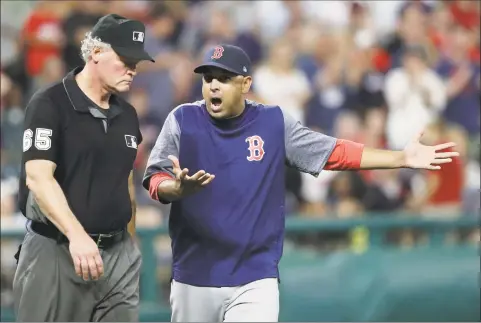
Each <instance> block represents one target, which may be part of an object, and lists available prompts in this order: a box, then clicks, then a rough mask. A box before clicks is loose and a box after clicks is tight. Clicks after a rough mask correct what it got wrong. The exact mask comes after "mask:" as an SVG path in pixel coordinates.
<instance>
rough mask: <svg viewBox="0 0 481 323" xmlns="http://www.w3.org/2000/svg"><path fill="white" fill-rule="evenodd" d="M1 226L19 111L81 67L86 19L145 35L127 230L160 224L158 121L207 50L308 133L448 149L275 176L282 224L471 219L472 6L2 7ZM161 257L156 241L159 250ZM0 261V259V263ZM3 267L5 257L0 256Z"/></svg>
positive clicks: (9, 204) (474, 150)
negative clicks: (282, 182)
mask: <svg viewBox="0 0 481 323" xmlns="http://www.w3.org/2000/svg"><path fill="white" fill-rule="evenodd" d="M1 6H2V11H1V12H2V17H1V31H2V35H1V51H2V52H1V150H2V151H1V225H2V227H3V228H5V227H12V228H22V227H23V225H24V221H25V220H24V218H23V216H21V214H19V211H18V208H17V205H16V194H17V189H18V174H19V170H20V160H21V153H22V151H21V146H22V132H23V131H22V123H23V117H24V113H25V107H26V105H27V103H28V101H29V99H30V97H31V95H32V94H33V93H34V92H35V91H37V90H38V89H39V88H42V87H45V86H48V85H49V84H51V83H52V82H55V81H57V80H59V79H61V78H62V77H63V76H64V75H65V74H66V73H67V72H69V71H70V70H71V69H73V68H74V67H76V66H79V65H82V60H81V58H80V54H79V53H80V42H81V40H82V39H83V37H84V36H85V33H86V32H87V31H88V30H89V29H90V28H91V27H92V26H93V25H94V24H95V23H96V21H97V20H98V18H99V17H101V16H102V15H104V14H107V13H117V14H120V15H124V16H127V17H130V18H136V19H140V20H142V21H143V22H145V24H146V25H147V30H146V38H145V44H146V50H147V51H148V52H149V53H150V54H151V55H152V56H153V57H155V59H156V63H155V64H152V63H150V62H146V63H142V64H140V66H139V67H138V74H137V76H136V79H135V80H134V83H133V88H132V90H131V92H130V93H128V94H126V99H127V100H129V101H130V102H131V103H132V104H133V106H134V107H135V108H136V109H137V113H138V115H139V118H140V122H141V130H142V134H143V137H144V141H143V143H142V144H141V145H140V146H139V150H138V158H137V160H136V165H135V166H136V172H137V173H136V182H137V200H138V212H137V214H138V225H139V226H156V225H162V224H164V223H165V220H166V218H167V216H168V206H164V205H159V204H157V203H154V202H153V201H151V200H150V198H149V196H148V193H147V192H146V191H145V190H144V189H143V188H142V187H141V179H142V175H143V171H144V169H145V164H146V160H147V158H148V156H149V152H150V150H151V149H152V147H153V145H154V143H155V140H156V138H157V135H158V133H159V132H160V129H161V127H162V124H163V122H164V120H165V118H166V116H167V114H168V113H169V112H170V111H171V110H172V109H173V108H174V107H175V106H177V105H178V104H181V103H184V102H191V101H195V100H198V99H201V96H202V95H201V88H200V87H201V79H200V78H199V77H198V76H196V75H194V74H193V72H192V70H193V67H194V65H195V64H196V63H197V62H198V61H199V60H200V58H201V56H202V54H203V52H204V50H205V49H206V48H207V47H209V46H211V45H213V44H218V43H230V44H235V45H238V46H240V47H242V48H243V49H244V50H245V51H246V52H247V53H248V54H249V55H250V57H251V59H252V62H253V64H254V66H255V70H254V73H253V80H254V81H253V89H252V91H251V93H250V94H249V98H250V99H253V100H257V101H259V102H262V103H266V104H274V105H279V106H280V107H281V108H282V109H284V110H285V111H287V112H288V113H290V114H291V115H292V116H294V117H295V118H297V119H298V120H299V121H300V122H301V123H302V124H304V125H306V126H308V127H311V128H312V129H314V130H317V131H321V132H323V133H325V134H328V135H331V136H335V137H338V138H343V139H349V140H354V141H357V142H362V143H365V144H366V145H368V146H370V147H377V148H388V149H396V150H399V149H403V147H404V146H405V145H406V144H407V143H408V141H409V140H411V138H413V137H414V136H415V135H416V134H417V133H418V132H419V131H420V130H422V129H425V132H424V134H423V137H422V142H424V143H426V144H438V143H442V142H446V141H455V142H456V143H457V144H458V145H457V147H456V149H457V150H458V151H460V153H461V156H460V157H459V158H456V159H455V161H454V162H453V163H451V164H448V165H445V166H444V167H443V169H442V170H441V171H435V172H434V171H413V170H404V169H403V170H382V171H360V172H343V173H338V172H333V171H326V172H323V173H321V175H320V176H319V177H317V178H315V177H313V176H311V175H306V174H302V173H300V172H298V171H295V170H292V169H288V170H287V171H286V188H287V192H288V194H287V196H286V206H287V211H288V213H289V215H290V216H305V217H318V218H322V217H339V218H350V217H356V216H363V215H365V216H368V215H371V216H391V215H393V214H396V213H399V212H402V213H410V214H413V216H426V217H428V216H430V217H443V218H453V217H458V216H466V215H470V214H471V215H472V214H479V205H480V202H479V198H480V197H479V189H480V179H479V178H480V174H479V168H480V164H479V163H480V160H479V153H480V152H479V146H480V62H479V59H480V43H479V41H480V40H479V37H480V21H479V13H480V3H479V2H478V1H469V0H467V1H462V0H459V1H457V0H454V1H347V0H346V1H282V0H277V1H276V0H274V1H194V0H193V1H152V2H150V1H143V0H126V1H88V2H83V1H45V0H43V1H42V0H39V1H2V2H1ZM159 245H160V246H164V247H165V248H166V250H165V253H160V254H164V255H166V257H168V255H169V250H168V243H167V242H166V243H165V244H164V243H161V244H159ZM2 256H3V254H2ZM10 260H11V259H10Z"/></svg>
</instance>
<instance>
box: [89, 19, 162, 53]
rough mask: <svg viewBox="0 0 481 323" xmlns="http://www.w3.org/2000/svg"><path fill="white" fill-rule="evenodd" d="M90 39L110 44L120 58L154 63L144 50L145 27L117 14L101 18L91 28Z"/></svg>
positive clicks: (138, 22)
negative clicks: (93, 38) (97, 39)
mask: <svg viewBox="0 0 481 323" xmlns="http://www.w3.org/2000/svg"><path fill="white" fill-rule="evenodd" d="M92 37H98V38H100V40H101V41H103V42H105V43H108V44H110V46H111V47H112V49H113V50H114V51H115V52H116V53H117V54H118V55H119V56H122V57H126V58H129V59H136V60H139V61H142V60H146V61H151V62H155V61H154V59H153V58H152V57H151V56H150V55H149V54H148V53H147V52H146V51H145V49H144V39H145V25H144V24H143V23H142V22H140V21H138V20H132V19H127V18H125V17H122V16H119V15H117V14H109V15H106V16H103V17H102V18H100V19H99V21H98V22H97V23H96V24H95V26H94V27H93V28H92Z"/></svg>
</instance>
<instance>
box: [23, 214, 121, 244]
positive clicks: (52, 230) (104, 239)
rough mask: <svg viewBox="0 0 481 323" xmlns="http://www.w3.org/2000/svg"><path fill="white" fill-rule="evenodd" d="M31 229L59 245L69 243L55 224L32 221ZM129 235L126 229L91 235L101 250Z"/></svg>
mask: <svg viewBox="0 0 481 323" xmlns="http://www.w3.org/2000/svg"><path fill="white" fill-rule="evenodd" d="M30 228H31V229H32V231H33V232H35V233H37V234H39V235H41V236H44V237H47V238H50V239H53V240H56V241H57V243H68V242H69V241H68V238H67V237H66V236H65V235H64V234H63V233H62V232H61V231H60V230H59V229H57V227H56V226H55V225H53V224H45V223H42V222H37V221H32V222H31V224H30ZM126 234H127V230H126V229H122V230H119V231H115V232H112V233H107V234H89V236H90V237H91V238H92V239H93V240H94V241H95V243H96V244H97V246H98V247H99V248H100V249H107V248H109V247H111V246H113V245H114V244H116V243H118V242H120V241H122V240H123V239H124V237H125V235H126Z"/></svg>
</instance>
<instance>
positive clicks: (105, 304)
mask: <svg viewBox="0 0 481 323" xmlns="http://www.w3.org/2000/svg"><path fill="white" fill-rule="evenodd" d="M100 255H101V256H102V260H103V263H104V275H103V276H102V277H101V278H99V280H97V281H92V280H89V281H84V280H83V279H82V278H81V277H79V276H77V275H76V273H75V268H74V265H73V261H72V257H71V256H70V252H69V249H68V244H58V243H57V242H56V241H55V240H52V239H49V238H46V237H43V236H41V235H39V234H37V233H35V232H31V231H29V232H27V234H26V236H25V239H24V241H23V244H22V249H21V252H20V257H19V261H18V267H17V271H16V273H15V278H14V281H13V294H14V303H15V304H14V306H15V314H16V319H17V321H19V322H27V321H28V322H30V321H36V322H52V321H63V322H68V321H70V322H72V321H75V322H79V321H80V322H88V321H94V322H99V321H109V322H120V321H130V322H132V321H134V322H138V320H139V276H140V267H141V262H142V257H141V253H140V251H139V249H138V248H137V246H136V245H135V243H134V242H133V239H132V238H131V237H130V235H129V234H125V238H124V240H123V241H121V242H119V243H117V244H116V245H114V246H112V247H110V248H109V249H106V250H102V249H100Z"/></svg>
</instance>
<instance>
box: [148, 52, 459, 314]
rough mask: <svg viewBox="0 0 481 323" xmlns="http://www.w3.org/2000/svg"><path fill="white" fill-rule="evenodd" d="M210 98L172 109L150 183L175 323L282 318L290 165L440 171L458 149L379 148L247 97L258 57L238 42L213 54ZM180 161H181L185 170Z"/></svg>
mask: <svg viewBox="0 0 481 323" xmlns="http://www.w3.org/2000/svg"><path fill="white" fill-rule="evenodd" d="M194 72H195V73H200V74H202V75H203V87H202V94H203V98H204V100H201V101H198V102H193V103H187V104H182V105H180V106H178V107H176V108H175V109H174V110H173V111H172V112H171V113H170V114H169V116H168V118H167V120H166V122H165V124H164V126H163V128H162V131H161V133H160V135H159V137H158V139H157V142H156V144H155V147H154V148H153V150H152V153H151V155H150V158H149V160H148V164H147V169H146V172H145V176H144V180H143V185H144V187H145V189H147V190H149V192H150V195H151V197H152V198H153V199H155V200H158V201H160V202H162V203H172V208H171V213H170V220H169V230H170V236H171V239H172V251H173V268H172V289H171V306H172V321H173V322H181V321H182V322H187V321H197V322H199V321H202V322H222V321H224V322H240V321H251V322H260V321H271V322H272V321H277V320H278V313H279V290H278V280H279V271H278V264H279V260H280V258H281V255H282V247H283V240H284V222H285V210H284V198H285V196H284V193H285V184H284V170H285V167H286V165H287V166H289V167H294V168H296V169H298V170H300V171H302V172H306V173H310V174H312V175H313V176H317V175H318V174H319V173H320V172H321V171H322V170H323V169H331V170H352V169H373V168H401V167H409V168H425V169H439V167H440V166H439V165H438V164H442V163H447V162H451V157H454V156H457V153H455V152H444V153H443V152H437V151H438V150H442V149H445V148H449V147H452V146H454V143H447V144H443V145H438V146H435V147H429V146H424V145H421V144H420V143H419V141H418V140H419V137H418V138H415V139H414V140H413V141H412V143H411V144H409V145H408V146H407V147H406V149H405V150H404V151H387V150H376V149H370V148H367V147H364V146H363V145H362V144H359V143H354V142H350V141H345V140H339V139H336V138H333V137H330V136H326V135H323V134H321V133H318V132H314V131H312V130H310V129H309V128H307V127H304V126H302V125H301V124H300V123H299V122H297V121H295V120H294V119H293V118H292V117H291V116H289V115H287V114H286V113H285V112H283V111H282V110H281V108H280V107H279V106H268V105H263V104H260V103H256V102H252V101H249V100H246V99H245V98H244V95H245V94H247V93H248V91H249V89H250V87H251V84H252V78H251V76H250V75H251V72H252V71H251V63H250V59H249V57H248V56H247V55H246V53H245V52H244V51H243V50H242V49H240V48H239V47H235V46H231V45H220V46H216V47H214V48H212V49H211V50H210V51H208V52H207V54H206V56H205V59H204V62H203V64H202V65H200V66H198V67H197V68H196V69H195V70H194ZM181 165H182V167H181Z"/></svg>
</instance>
